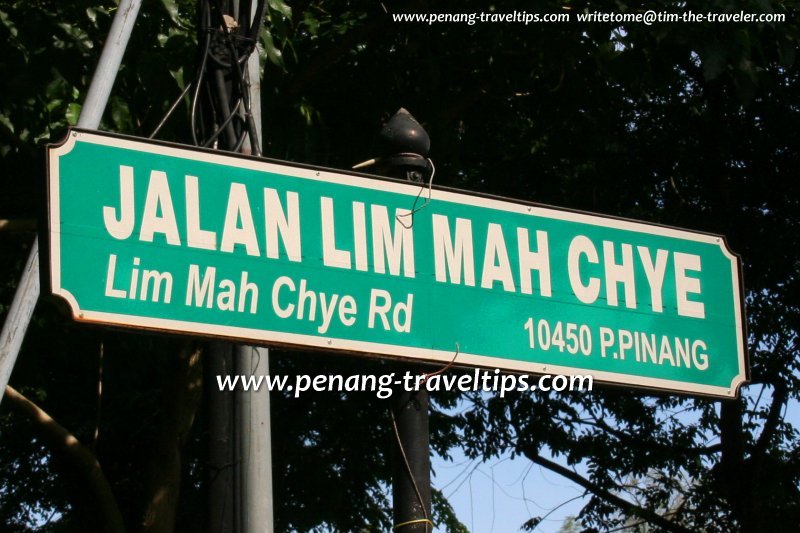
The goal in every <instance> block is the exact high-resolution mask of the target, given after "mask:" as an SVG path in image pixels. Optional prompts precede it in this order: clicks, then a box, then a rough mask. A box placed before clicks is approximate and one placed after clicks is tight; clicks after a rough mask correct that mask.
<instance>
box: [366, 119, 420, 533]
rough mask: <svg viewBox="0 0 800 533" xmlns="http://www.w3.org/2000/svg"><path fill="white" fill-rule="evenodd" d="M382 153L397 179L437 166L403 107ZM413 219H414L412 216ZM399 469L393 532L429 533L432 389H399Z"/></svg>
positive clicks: (384, 167)
mask: <svg viewBox="0 0 800 533" xmlns="http://www.w3.org/2000/svg"><path fill="white" fill-rule="evenodd" d="M379 139H380V141H381V144H382V145H383V147H382V152H383V154H384V155H383V156H382V157H380V158H379V159H378V160H377V162H376V163H377V171H378V173H380V174H384V175H387V176H390V177H394V178H400V179H406V180H409V181H414V182H418V183H420V184H424V183H425V182H426V181H427V179H428V178H429V177H430V173H431V171H432V168H431V166H430V163H429V161H428V159H427V155H428V150H429V149H430V138H429V137H428V133H427V132H426V131H425V130H424V129H423V127H422V126H421V125H420V124H419V123H418V122H417V121H416V120H415V119H414V117H413V116H411V114H410V113H409V112H408V111H406V110H405V109H400V110H399V111H398V112H397V113H395V115H394V116H393V117H392V118H391V119H390V120H389V121H388V122H387V123H386V124H385V125H384V127H383V129H382V130H381V132H380V135H379ZM412 223H413V219H412ZM391 409H392V413H391V415H392V425H393V428H392V429H393V432H394V439H393V440H394V442H395V445H394V453H393V462H394V465H393V466H394V472H393V478H392V500H393V506H394V530H395V531H398V532H401V533H415V532H420V533H424V532H429V531H432V530H433V522H432V521H431V460H430V437H429V434H430V433H429V427H428V410H429V399H428V391H427V390H425V388H424V387H423V389H422V390H420V391H406V390H405V389H404V388H402V387H398V388H397V390H396V391H395V394H394V395H393V401H392V408H391Z"/></svg>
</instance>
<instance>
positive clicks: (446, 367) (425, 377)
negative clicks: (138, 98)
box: [422, 343, 461, 383]
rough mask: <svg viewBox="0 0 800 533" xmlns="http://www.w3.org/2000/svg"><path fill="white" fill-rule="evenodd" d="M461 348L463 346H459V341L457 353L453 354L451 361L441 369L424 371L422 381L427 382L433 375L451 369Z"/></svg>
mask: <svg viewBox="0 0 800 533" xmlns="http://www.w3.org/2000/svg"><path fill="white" fill-rule="evenodd" d="M460 350H461V348H460V347H459V346H458V343H456V353H455V354H454V355H453V358H452V359H451V360H450V362H449V363H447V364H446V365H445V366H444V367H442V368H440V369H439V370H437V371H436V372H431V373H430V374H424V373H423V374H422V382H423V383H425V382H426V381H428V379H429V378H431V377H432V376H436V375H438V374H441V373H442V372H446V371H447V370H449V369H450V367H452V366H453V363H455V362H456V357H458V354H459V353H460Z"/></svg>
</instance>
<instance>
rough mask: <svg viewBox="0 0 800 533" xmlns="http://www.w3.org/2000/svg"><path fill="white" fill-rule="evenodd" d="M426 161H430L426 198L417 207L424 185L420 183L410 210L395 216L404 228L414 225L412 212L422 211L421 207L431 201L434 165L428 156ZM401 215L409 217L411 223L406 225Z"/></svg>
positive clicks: (434, 172)
mask: <svg viewBox="0 0 800 533" xmlns="http://www.w3.org/2000/svg"><path fill="white" fill-rule="evenodd" d="M428 163H430V165H431V177H430V179H429V180H428V187H427V189H428V198H426V199H425V203H424V204H422V205H421V206H419V207H417V202H418V201H419V198H420V196H422V191H424V190H425V186H424V185H422V186H421V187H420V188H419V192H418V193H417V197H416V198H414V204H413V205H412V206H411V211H409V212H408V213H400V214H398V215H397V216H396V218H397V221H398V222H399V223H400V225H401V226H403V227H404V228H406V229H411V228H412V227H414V214H415V213H419V212H420V211H422V210H423V209H425V208H426V207H428V204H429V203H431V193H432V190H433V176H434V174H436V167H435V166H434V165H433V161H432V160H431V159H430V158H428ZM402 217H411V223H410V224H409V225H408V226H406V225H405V223H404V222H403V221H402V220H401V218H402Z"/></svg>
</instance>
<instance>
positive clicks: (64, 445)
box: [5, 385, 125, 533]
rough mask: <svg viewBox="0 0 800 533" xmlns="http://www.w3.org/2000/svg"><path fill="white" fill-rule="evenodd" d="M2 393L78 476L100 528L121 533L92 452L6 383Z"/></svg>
mask: <svg viewBox="0 0 800 533" xmlns="http://www.w3.org/2000/svg"><path fill="white" fill-rule="evenodd" d="M5 396H6V398H7V399H8V400H9V401H10V402H11V405H12V406H13V407H14V408H15V409H16V410H17V411H18V412H19V413H20V414H22V415H24V416H25V417H27V418H28V419H29V420H30V421H31V422H33V423H34V425H35V427H36V429H37V430H38V431H39V433H40V434H41V435H42V437H43V439H44V441H45V442H46V443H47V446H48V448H49V449H50V451H51V452H52V453H53V455H58V456H60V457H62V458H63V459H64V460H65V461H66V462H67V463H68V464H69V465H71V466H72V467H73V468H74V469H75V471H76V472H78V473H79V474H80V475H81V477H82V478H83V480H84V481H85V482H86V485H87V486H88V488H89V490H90V491H91V493H92V494H93V495H94V498H93V499H94V500H95V501H96V502H97V506H98V510H99V511H100V516H101V519H102V521H103V530H104V531H109V532H114V533H116V532H124V531H125V526H124V523H123V521H122V514H120V511H119V507H118V506H117V500H116V498H114V495H113V493H112V492H111V486H110V485H109V484H108V480H107V479H106V477H105V475H104V474H103V470H102V469H101V468H100V463H98V462H97V458H96V457H95V455H94V454H93V453H92V452H91V451H90V450H89V449H88V448H87V447H86V446H84V445H83V444H81V442H80V441H79V440H78V439H77V438H76V437H75V436H74V435H73V434H72V433H70V432H69V431H68V430H67V429H66V428H64V427H63V426H62V425H61V424H59V423H58V422H56V421H55V420H53V418H52V417H51V416H50V415H48V414H47V413H46V412H45V411H44V410H42V408H41V407H39V406H38V405H36V404H35V403H33V402H32V401H31V400H29V399H28V398H26V397H25V396H24V395H22V394H20V393H19V392H17V391H16V390H15V389H14V388H12V387H10V386H8V385H6V390H5Z"/></svg>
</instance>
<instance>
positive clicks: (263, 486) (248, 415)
mask: <svg viewBox="0 0 800 533" xmlns="http://www.w3.org/2000/svg"><path fill="white" fill-rule="evenodd" d="M252 9H253V12H252V14H251V17H255V16H257V14H256V4H255V3H253V4H252ZM247 76H248V78H249V80H250V88H249V91H250V102H249V103H250V116H251V117H252V119H253V122H254V123H255V131H256V139H255V141H256V142H257V143H258V144H257V145H256V146H252V145H251V144H250V143H251V142H252V141H253V139H250V138H249V137H248V139H247V141H246V143H245V145H244V147H243V151H245V152H250V153H257V154H260V153H261V139H262V136H261V66H260V64H259V54H258V49H256V50H255V51H254V52H253V53H252V54H250V57H249V58H248V60H247ZM254 148H256V149H255V150H254ZM236 368H237V372H238V373H239V374H242V375H247V376H252V375H258V374H268V373H269V350H268V349H267V348H264V347H262V346H237V347H236ZM269 395H270V393H269V390H267V389H266V388H262V389H260V390H258V391H250V392H247V391H238V392H237V402H236V406H237V408H238V409H237V413H236V429H237V440H238V444H239V446H238V450H239V496H240V498H239V499H240V506H239V512H240V515H239V516H240V521H239V524H240V529H239V531H240V533H272V531H273V530H274V526H273V508H274V505H273V495H272V427H271V422H270V397H269Z"/></svg>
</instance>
